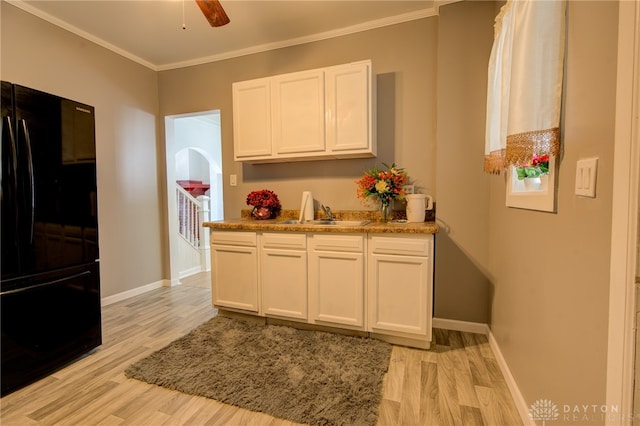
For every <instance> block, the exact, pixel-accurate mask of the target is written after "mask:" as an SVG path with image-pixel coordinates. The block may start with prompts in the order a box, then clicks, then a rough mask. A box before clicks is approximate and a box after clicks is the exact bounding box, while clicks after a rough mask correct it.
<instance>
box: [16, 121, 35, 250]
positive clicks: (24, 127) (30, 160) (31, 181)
mask: <svg viewBox="0 0 640 426" xmlns="http://www.w3.org/2000/svg"><path fill="white" fill-rule="evenodd" d="M20 124H21V125H22V131H23V132H24V141H25V146H26V148H27V149H26V151H27V162H28V168H29V188H30V192H31V193H30V194H29V201H30V204H31V206H30V207H31V214H30V215H29V216H30V217H31V224H30V225H29V227H30V230H29V242H30V243H33V232H34V226H35V211H36V194H35V182H34V176H33V154H32V152H31V139H30V138H29V127H28V126H27V120H25V119H24V118H23V119H21V120H20Z"/></svg>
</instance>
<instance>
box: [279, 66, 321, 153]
mask: <svg viewBox="0 0 640 426" xmlns="http://www.w3.org/2000/svg"><path fill="white" fill-rule="evenodd" d="M271 96H272V102H271V108H272V110H271V122H272V124H273V128H272V132H273V138H272V141H273V146H274V148H275V154H276V155H287V154H297V153H307V152H316V153H317V152H323V151H324V150H325V135H324V127H325V126H324V74H323V72H322V71H308V72H297V73H293V74H286V75H281V76H278V77H274V78H273V79H272V81H271Z"/></svg>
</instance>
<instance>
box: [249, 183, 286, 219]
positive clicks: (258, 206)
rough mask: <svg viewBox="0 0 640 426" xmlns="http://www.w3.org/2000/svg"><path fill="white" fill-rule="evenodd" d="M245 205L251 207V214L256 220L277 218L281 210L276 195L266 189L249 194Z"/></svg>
mask: <svg viewBox="0 0 640 426" xmlns="http://www.w3.org/2000/svg"><path fill="white" fill-rule="evenodd" d="M247 205H249V206H253V210H252V212H251V214H252V215H253V216H254V217H255V218H256V219H271V218H272V217H275V216H277V215H278V213H279V212H280V209H281V208H282V205H281V204H280V200H279V199H278V195H277V194H276V193H275V192H273V191H270V190H268V189H261V190H260V191H252V192H250V193H249V195H247Z"/></svg>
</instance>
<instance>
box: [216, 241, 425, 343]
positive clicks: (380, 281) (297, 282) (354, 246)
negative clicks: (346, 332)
mask: <svg viewBox="0 0 640 426" xmlns="http://www.w3.org/2000/svg"><path fill="white" fill-rule="evenodd" d="M433 242H434V236H433V235H432V234H391V233H389V234H365V233H362V234H341V233H331V232H315V233H296V232H258V233H256V232H246V231H234V230H220V231H218V230H213V231H212V232H211V280H212V295H213V304H214V305H215V306H217V307H221V308H228V309H230V310H240V311H243V312H247V313H252V314H254V315H260V316H267V317H274V318H280V319H286V320H293V321H299V322H306V323H310V324H316V325H322V326H330V327H338V328H345V329H350V330H355V331H364V332H369V333H370V334H371V335H372V336H374V337H378V338H381V339H384V340H388V341H390V342H392V343H399V344H405V345H409V346H417V347H422V348H428V347H429V343H430V341H431V328H432V316H433Z"/></svg>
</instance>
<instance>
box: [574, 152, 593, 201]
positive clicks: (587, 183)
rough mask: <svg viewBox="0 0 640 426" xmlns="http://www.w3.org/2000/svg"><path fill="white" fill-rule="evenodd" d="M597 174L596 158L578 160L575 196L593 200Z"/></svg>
mask: <svg viewBox="0 0 640 426" xmlns="http://www.w3.org/2000/svg"><path fill="white" fill-rule="evenodd" d="M597 174H598V157H594V158H583V159H581V160H578V165H577V167H576V195H579V196H581V197H591V198H595V196H596V175H597Z"/></svg>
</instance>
